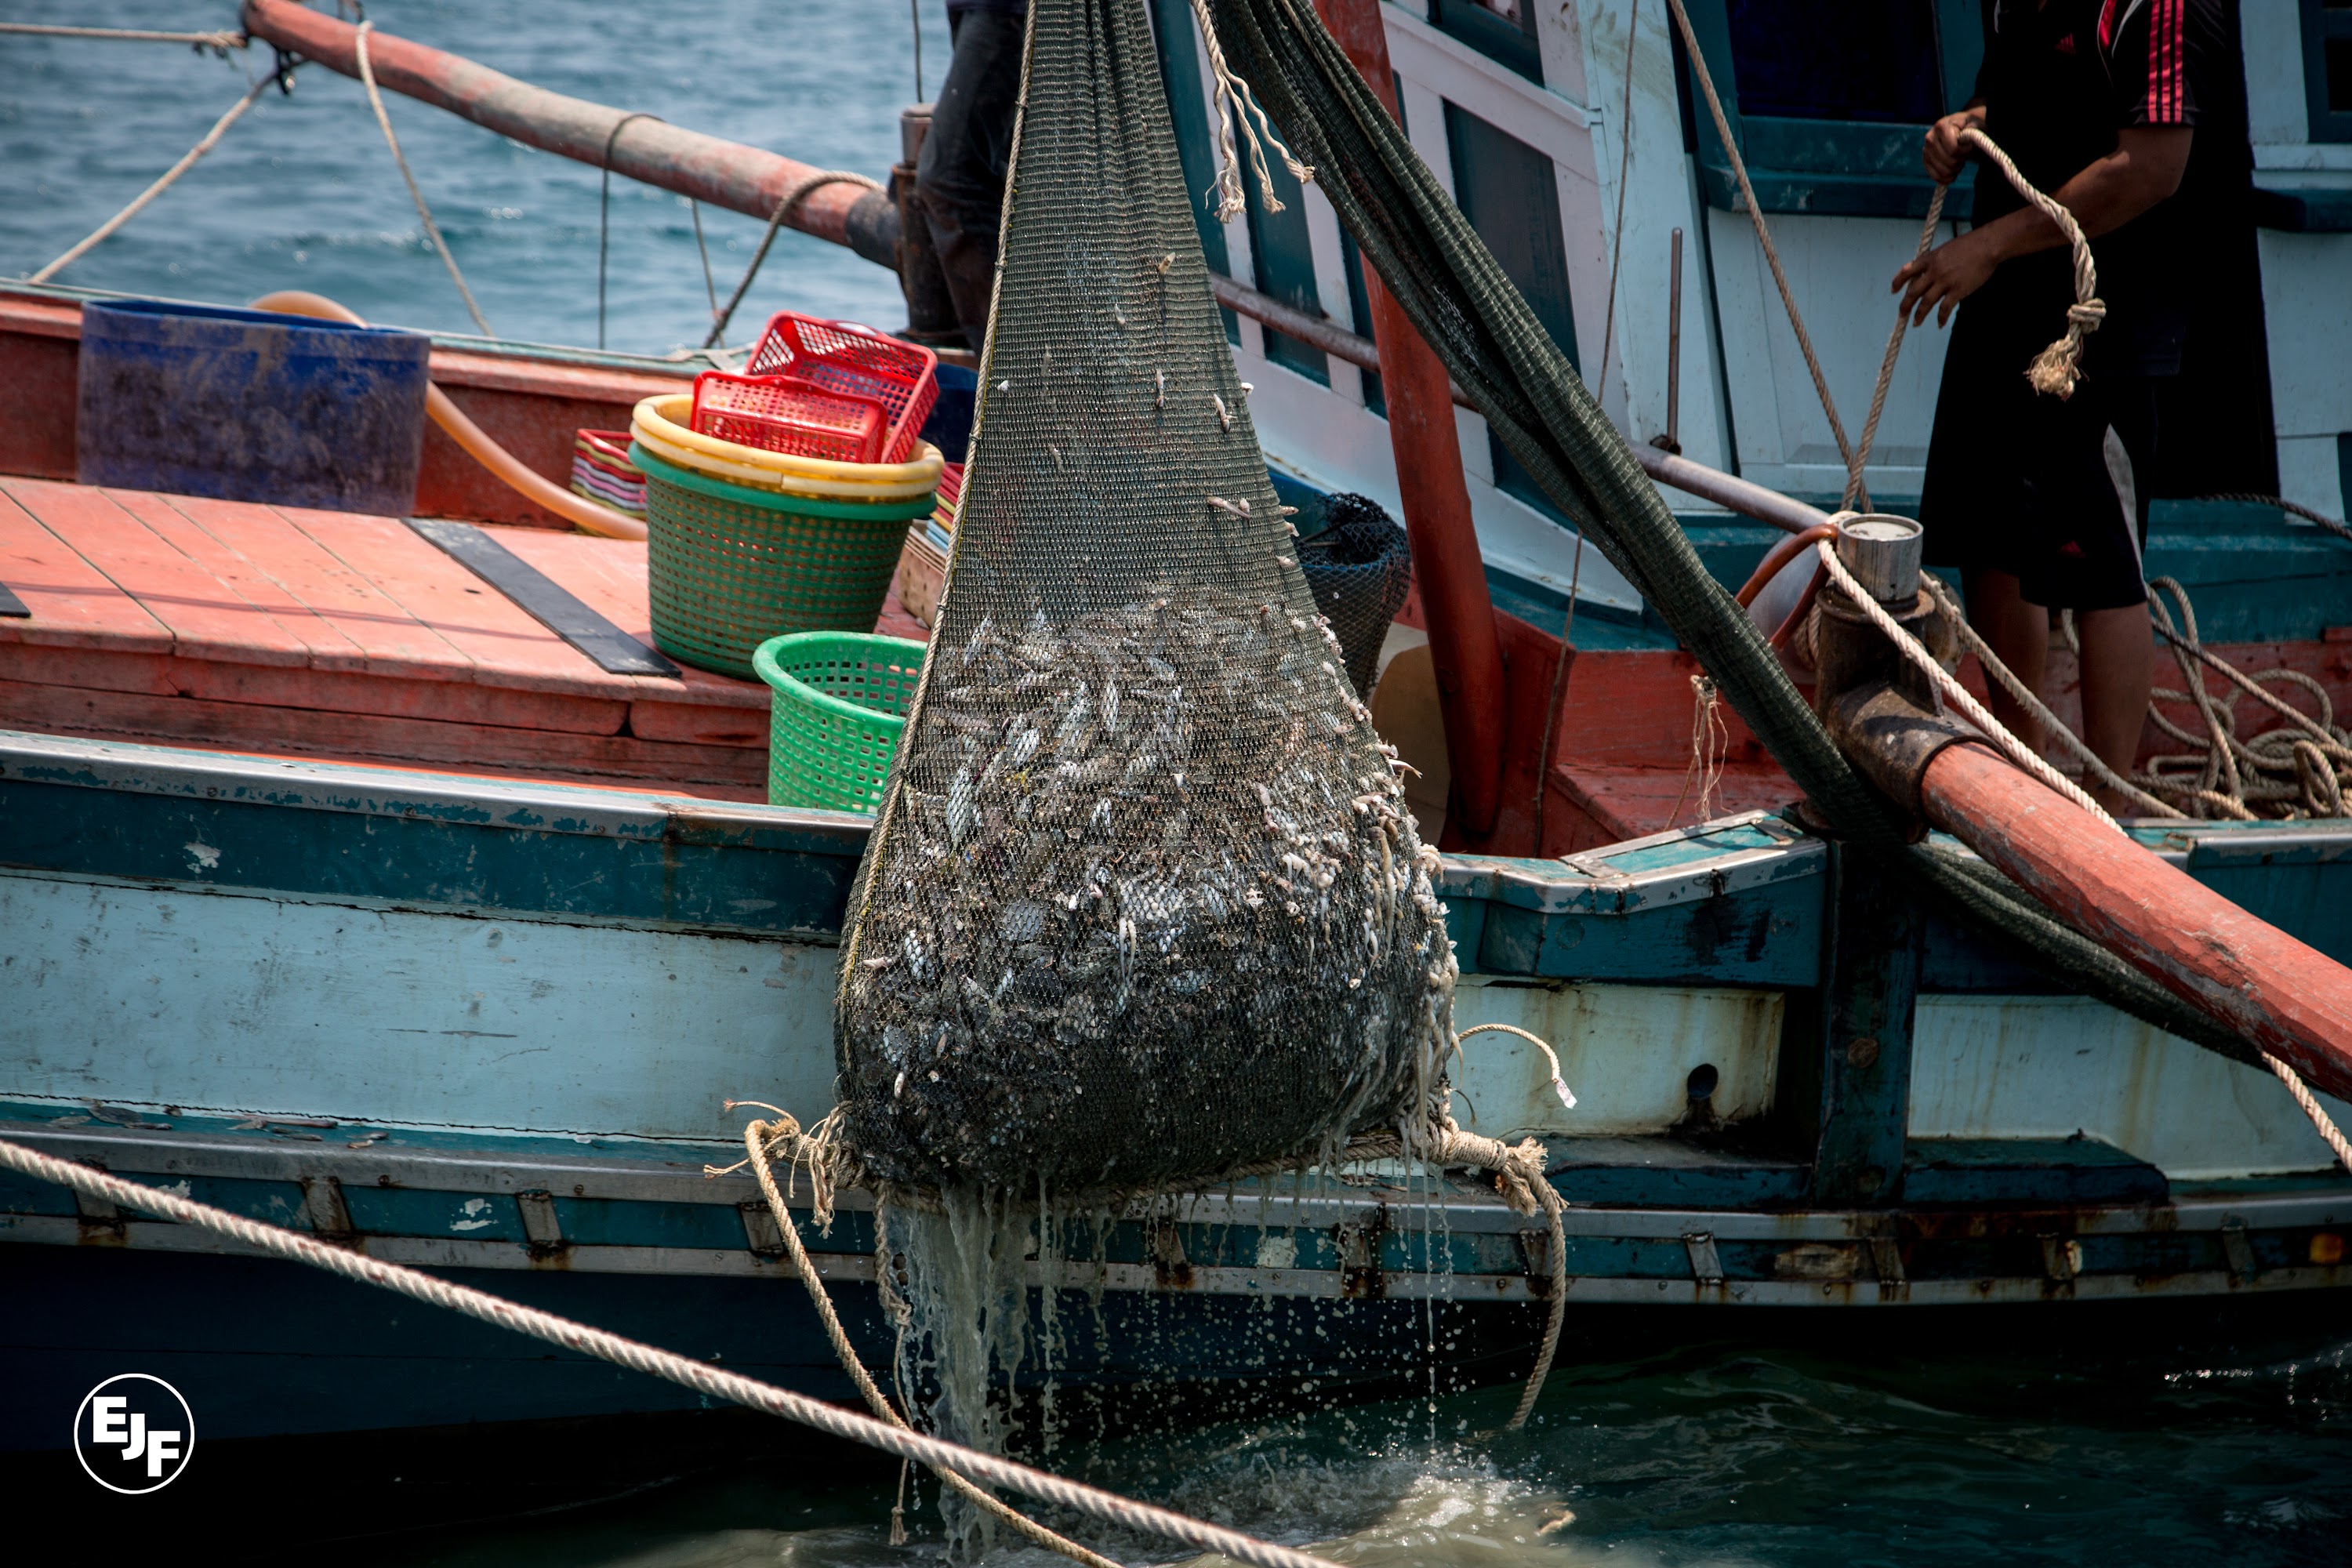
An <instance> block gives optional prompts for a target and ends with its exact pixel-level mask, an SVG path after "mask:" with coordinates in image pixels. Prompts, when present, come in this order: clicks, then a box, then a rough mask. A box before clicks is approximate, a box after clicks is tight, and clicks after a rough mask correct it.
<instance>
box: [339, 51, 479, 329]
mask: <svg viewBox="0 0 2352 1568" xmlns="http://www.w3.org/2000/svg"><path fill="white" fill-rule="evenodd" d="M374 27H375V24H374V23H373V22H362V23H361V24H360V25H359V26H358V28H357V29H356V30H355V31H354V32H353V33H352V52H353V53H354V54H355V55H357V56H358V58H359V67H360V83H361V85H362V86H363V87H365V88H366V89H367V95H368V106H369V107H370V108H372V109H373V110H375V122H376V123H377V124H378V125H381V126H383V142H384V145H385V146H387V147H390V148H391V149H392V161H393V162H394V163H397V164H399V165H400V177H401V178H402V179H404V180H405V181H407V182H408V195H409V196H410V198H411V199H412V200H414V201H415V203H416V216H418V217H420V218H422V219H424V220H425V237H427V238H429V239H431V240H432V241H433V248H434V249H436V250H437V251H439V252H440V253H441V263H442V265H443V266H445V267H446V268H449V280H450V281H451V282H453V283H455V284H457V292H458V293H459V294H460V295H461V296H463V297H464V299H465V301H466V313H467V315H469V316H471V317H473V318H474V325H476V326H478V327H479V328H481V329H482V336H484V337H486V338H494V337H497V336H498V333H496V332H494V331H490V323H489V322H488V321H487V320H485V319H484V317H483V315H482V308H481V307H480V306H479V305H477V304H476V303H474V291H473V290H472V289H468V288H467V287H466V275H465V274H464V273H462V272H460V271H458V270H457V258H456V257H455V256H452V255H451V254H450V253H449V242H448V241H447V240H446V239H444V238H442V237H441V226H440V225H439V224H437V223H435V222H434V221H433V209H432V208H431V207H429V206H427V205H425V192H424V190H423V188H422V187H420V186H419V185H418V184H417V183H416V176H415V174H412V173H410V172H409V168H408V159H407V157H406V155H405V154H404V153H402V152H401V150H400V138H399V137H397V136H394V134H393V133H392V116H391V115H389V114H386V113H385V112H384V110H383V93H381V92H378V91H377V90H376V86H375V68H374V67H373V65H371V64H369V62H368V34H369V33H370V32H371V31H373V29H374Z"/></svg>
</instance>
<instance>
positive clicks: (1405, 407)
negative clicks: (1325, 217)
mask: <svg viewBox="0 0 2352 1568" xmlns="http://www.w3.org/2000/svg"><path fill="white" fill-rule="evenodd" d="M1316 9H1317V11H1318V12H1319V13H1320V14H1321V16H1322V17H1323V25H1324V26H1327V27H1328V28H1329V29H1330V30H1331V36H1332V37H1334V38H1336V39H1338V40H1339V47H1341V48H1343V49H1345V50H1347V51H1348V58H1349V59H1350V60H1352V61H1354V62H1355V66H1356V69H1357V70H1359V71H1360V72H1362V73H1363V78H1364V80H1365V82H1366V84H1367V85H1369V86H1370V88H1371V89H1372V91H1373V93H1374V95H1375V96H1377V97H1378V98H1379V99H1380V100H1381V103H1382V104H1383V105H1385V106H1386V107H1387V109H1388V111H1389V113H1390V114H1391V115H1394V114H1395V113H1396V111H1397V106H1396V87H1395V80H1396V79H1395V77H1394V76H1393V75H1392V74H1391V72H1390V69H1389V40H1388V34H1387V33H1386V32H1385V31H1383V30H1382V28H1381V0H1316ZM1364 294H1365V297H1366V300H1367V302H1368V303H1369V304H1370V308H1371V318H1372V337H1373V340H1374V341H1375V342H1377V343H1378V344H1379V346H1380V353H1381V394H1382V395H1383V396H1384V397H1385V398H1386V399H1387V401H1388V405H1389V447H1390V449H1391V451H1393V452H1394V453H1395V455H1396V475H1397V494H1398V496H1399V498H1400V499H1401V500H1402V501H1403V503H1404V527H1405V532H1406V534H1407V535H1408V536H1409V537H1410V539H1411V540H1412V575H1413V582H1414V584H1416V585H1417V586H1418V587H1419V588H1420V589H1421V607H1422V611H1423V615H1424V616H1426V617H1427V619H1428V621H1429V657H1430V662H1431V663H1432V664H1433V665H1434V666H1435V667H1436V672H1437V689H1438V692H1439V694H1440V696H1441V697H1442V698H1443V700H1444V719H1445V749H1446V752H1447V755H1448V759H1449V761H1450V762H1451V763H1452V766H1453V769H1454V805H1455V806H1456V807H1457V809H1458V810H1459V812H1460V814H1461V815H1460V821H1461V826H1462V827H1463V828H1464V829H1465V831H1466V832H1467V833H1469V834H1470V835H1471V836H1472V837H1485V836H1486V834H1487V833H1489V832H1491V831H1493V829H1494V826H1495V816H1496V813H1497V812H1498V811H1499V810H1500V809H1501V807H1502V800H1503V714H1504V687H1503V647H1502V641H1501V638H1500V637H1499V635H1498V634H1497V633H1496V629H1495V605H1494V601H1493V600H1492V599H1490V598H1489V597H1487V595H1486V562H1485V560H1484V559H1483V558H1482V557H1481V556H1480V555H1479V553H1478V535H1477V532H1476V531H1475V528H1474V527H1473V526H1472V524H1471V521H1470V489H1469V487H1468V485H1467V484H1465V482H1464V480H1463V478H1462V443H1461V438H1460V437H1459V436H1458V435H1457V434H1456V433H1455V431H1454V390H1453V383H1452V382H1451V381H1449V380H1448V379H1447V377H1446V374H1445V366H1444V365H1443V364H1442V363H1439V362H1438V358H1437V355H1436V354H1435V353H1433V352H1432V350H1431V349H1430V346H1429V345H1428V344H1427V343H1425V342H1423V341H1422V338H1421V334H1420V333H1419V332H1416V331H1413V329H1412V322H1411V321H1407V320H1406V319H1405V314H1404V312H1403V311H1402V310H1400V309H1398V307H1397V302H1396V300H1395V298H1394V297H1393V296H1392V295H1391V294H1390V293H1389V291H1388V289H1385V288H1383V287H1382V286H1381V279H1380V278H1379V276H1378V274H1376V273H1375V272H1374V271H1373V270H1372V268H1370V267H1369V266H1368V267H1366V268H1364Z"/></svg>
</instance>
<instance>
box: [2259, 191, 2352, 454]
mask: <svg viewBox="0 0 2352 1568" xmlns="http://www.w3.org/2000/svg"><path fill="white" fill-rule="evenodd" d="M2257 232H2258V234H2259V236H2260V244H2261V247H2262V262H2263V318H2264V324H2265V327H2266V329H2267V331H2268V333H2269V337H2270V354H2271V396H2272V399H2273V405H2274V409H2275V413H2274V417H2275V419H2276V420H2277V426H2278V433H2279V435H2280V436H2282V437H2294V436H2329V437H2333V436H2334V435H2335V434H2336V432H2337V431H2339V430H2352V375H2347V374H2346V369H2345V367H2346V366H2347V364H2352V309H2347V302H2352V235H2347V234H2281V233H2279V232H2277V231H2276V230H2273V229H2262V230H2259V231H2257ZM2329 302H2332V303H2329Z"/></svg>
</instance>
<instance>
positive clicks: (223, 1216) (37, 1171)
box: [0, 1139, 1333, 1568]
mask: <svg viewBox="0 0 2352 1568" xmlns="http://www.w3.org/2000/svg"><path fill="white" fill-rule="evenodd" d="M0 1166H5V1167H6V1168H7V1169H9V1170H12V1171H16V1172H17V1173H20V1174H23V1175H27V1176H32V1177H35V1178H37V1179H38V1180H41V1181H45V1182H54V1183H56V1184H58V1185H59V1186H65V1187H70V1188H72V1189H73V1190H75V1191H76V1192H79V1193H87V1194H89V1195H91V1196H92V1197H99V1198H104V1199H106V1200H107V1201H109V1202H110V1203H112V1204H114V1205H117V1206H119V1207H122V1208H132V1209H139V1210H141V1211H142V1212H144V1213H147V1214H152V1215H162V1216H163V1218H165V1219H169V1220H173V1221H175V1222H177V1223H179V1224H182V1225H193V1226H200V1227H201V1228H203V1229H205V1230H209V1231H211V1232H213V1233H214V1234H215V1235H218V1236H224V1237H228V1238H229V1239H231V1240H233V1241H236V1242H240V1243H242V1244H244V1245H245V1246H247V1247H252V1248H254V1249H255V1250H257V1251H259V1252H265V1253H268V1254H269V1255H270V1256H272V1257H275V1258H286V1259H288V1260H289V1261H291V1262H295V1263H307V1264H309V1265H310V1266H311V1267H312V1268H321V1269H324V1270H326V1271H327V1272H328V1273H331V1274H336V1275H340V1276H341V1277H342V1278H343V1279H350V1280H353V1281H355V1282H357V1283H359V1284H362V1285H374V1286H379V1287H381V1288H383V1289H387V1290H393V1291H396V1292H397V1293H399V1294H400V1295H403V1296H406V1297H408V1298H409V1299H410V1300H416V1301H423V1302H425V1304H427V1305H428V1306H435V1307H446V1308H447V1309H449V1310H451V1311H456V1312H462V1313H464V1314H465V1315H466V1316H467V1317H469V1318H474V1319H478V1320H479V1321H482V1322H486V1323H489V1324H492V1325H494V1326H495V1327H498V1328H502V1329H511V1330H513V1331H516V1332H518V1333H523V1334H529V1335H530V1336H531V1337H533V1338H535V1339H540V1340H544V1341H546V1342H548V1343H550V1344H553V1345H558V1346H561V1347H562V1348H563V1349H565V1350H569V1351H574V1352H579V1353H581V1354H583V1355H592V1356H595V1357H597V1358H598V1359H600V1360H603V1361H608V1362H611V1363H613V1364H614V1365H615V1366H624V1367H627V1368H628V1369H629V1370H630V1371H632V1372H642V1373H647V1374H648V1375H650V1376H654V1377H659V1378H666V1379H667V1380H668V1381H670V1382H672V1383H676V1384H681V1385H683V1386H685V1387H688V1388H691V1389H693V1390H695V1391H696V1392H697V1393H700V1394H709V1396H710V1397H712V1398H714V1399H723V1400H726V1401H728V1402H730V1404H735V1405H746V1406H749V1407H750V1408H751V1409H754V1410H760V1411H764V1412H765V1413H767V1414H769V1415H781V1416H782V1417H784V1418H785V1419H786V1420H789V1421H797V1422H800V1423H801V1424H802V1425H803V1426H813V1427H814V1428H815V1429H817V1430H818V1431H820V1432H824V1433H826V1434H829V1435H830V1436H835V1437H846V1438H849V1439H850V1440H852V1441H854V1442H859V1443H864V1444H866V1445H867V1446H868V1447H875V1448H879V1449H881V1450H882V1451H883V1452H884V1453H887V1454H895V1455H897V1456H898V1457H899V1458H907V1459H913V1460H916V1461H918V1462H919V1463H922V1464H925V1465H929V1466H930V1467H932V1468H935V1469H942V1470H944V1469H955V1470H959V1471H961V1472H963V1473H964V1474H966V1475H969V1476H976V1477H979V1478H981V1479H984V1480H986V1481H988V1482H989V1483H990V1484H991V1485H994V1486H1002V1487H1009V1488H1011V1489H1013V1490H1016V1491H1020V1492H1024V1493H1026V1494H1028V1495H1029V1496H1031V1497H1034V1498H1039V1499H1042V1500H1045V1501H1046V1502H1049V1503H1053V1504H1055V1506H1057V1507H1061V1508H1067V1509H1071V1510H1075V1511H1077V1512H1080V1513H1084V1514H1087V1515H1088V1516H1089V1517H1092V1518H1095V1519H1099V1520H1101V1521H1104V1522H1106V1523H1108V1524H1113V1525H1118V1526H1120V1527H1122V1528H1125V1529H1129V1530H1140V1531H1150V1532H1151V1533H1153V1534H1155V1535H1161V1536H1165V1537H1166V1538H1167V1539H1169V1540H1171V1541H1178V1542H1183V1543H1184V1544H1185V1545H1187V1546H1192V1547H1197V1548H1198V1549H1200V1550H1201V1551H1203V1552H1223V1553H1224V1554H1225V1555H1226V1556H1228V1557H1233V1558H1235V1559H1237V1560H1239V1561H1241V1562H1244V1563H1252V1564H1255V1568H1333V1564H1331V1563H1329V1562H1328V1561H1327V1560H1325V1559H1323V1558H1319V1557H1314V1556H1310V1555H1308V1554H1307V1553H1306V1552H1297V1551H1293V1550H1291V1549H1290V1548H1288V1547H1286V1546H1276V1545H1275V1544H1273V1543H1272V1542H1265V1541H1260V1540H1258V1539H1256V1538H1255V1537H1254V1536H1249V1535H1244V1534H1242V1533H1241V1532H1240V1531H1233V1530H1226V1529H1223V1528H1222V1527H1221V1526H1218V1525H1213V1524H1209V1523H1205V1522H1203V1521H1200V1520H1196V1519H1189V1518H1187V1517H1185V1516H1184V1515H1182V1514H1180V1513H1174V1512H1171V1511H1170V1510H1167V1509H1162V1508H1155V1507H1153V1506H1152V1505H1151V1504H1150V1503H1144V1502H1138V1501H1136V1500H1133V1499H1131V1498H1123V1497H1119V1496H1118V1495H1117V1494H1115V1493H1112V1492H1107V1491H1103V1490H1101V1489H1097V1488H1095V1487H1090V1486H1087V1485H1086V1484H1085V1483H1083V1482H1080V1481H1073V1480H1068V1479H1064V1478H1063V1477H1060V1476H1055V1475H1050V1474H1048V1473H1046V1472H1045V1471H1043V1470H1035V1469H1032V1468H1029V1467H1028V1466H1026V1465H1023V1464H1017V1463H1015V1462H1013V1460H1010V1459H1001V1458H996V1457H995V1456H994V1455H992V1454H982V1453H980V1452H978V1451H976V1450H974V1449H971V1448H967V1447H962V1446H961V1445H960V1444H955V1443H949V1442H944V1441H942V1440H941V1439H940V1438H937V1437H930V1436H925V1435H923V1434H922V1433H919V1432H912V1431H908V1430H906V1429H904V1428H903V1427H898V1426H891V1425H889V1424H888V1423H887V1422H882V1421H877V1420H875V1419H873V1418H872V1417H870V1416H866V1415H858V1414H857V1413H856V1411H852V1410H844V1409H841V1408H839V1407H838V1406H835V1405H827V1404H825V1403H824V1401H822V1400H817V1399H812V1398H810V1397H809V1396H808V1395H806V1394H794V1393H793V1392H792V1391H791V1390H790V1389H784V1388H778V1387H776V1386H775V1385H774V1384H766V1383H761V1382H758V1381H757V1380H755V1379H752V1378H748V1377H744V1376H742V1375H741V1374H740V1373H732V1372H726V1371H722V1370H721V1369H719V1367H716V1366H713V1365H711V1364H709V1363H707V1362H698V1361H694V1360H690V1359H689V1358H688V1357H686V1356H682V1355H677V1354H676V1353H674V1352H669V1351H665V1350H661V1349H658V1348H656V1347H655V1346H653V1345H648V1344H644V1343H641V1342H638V1341H635V1340H631V1339H625V1338H623V1337H622V1336H621V1335H619V1334H614V1333H608V1332H606V1331H604V1330H602V1329H595V1328H591V1327H589V1326H588V1325H587V1324H585V1323H576V1322H573V1321H571V1320H569V1319H566V1318H560V1317H557V1316H556V1315H555V1314H554V1313H552V1312H542V1311H541V1310H538V1309H537V1308H533V1307H525V1306H522V1305H520V1303H518V1302H514V1301H509V1300H505V1299H504V1298H502V1297H498V1296H493V1295H490V1294H489V1293H488V1292H487V1291H483V1290H476V1289H472V1288H470V1287H468V1286H465V1285H459V1284H456V1283H453V1282H452V1281H450V1280H446V1279H437V1278H436V1277H435V1276H433V1275H430V1274H427V1273H425V1272H423V1271H422V1270H420V1269H415V1268H402V1267H401V1266H400V1265H398V1264H394V1263H384V1262H382V1261H380V1260H378V1259H376V1258H369V1257H367V1256H366V1255H364V1254H362V1253H358V1252H351V1251H346V1250H344V1249H343V1248H341V1247H329V1246H328V1245H326V1244H325V1243H324V1242H320V1241H314V1240H312V1239H311V1238H310V1237H307V1236H304V1235H302V1234H301V1233H299V1232H298V1231H291V1230H287V1229H284V1228H282V1227H280V1226H274V1225H264V1224H262V1223H261V1222H259V1221H257V1220H251V1219H247V1218H246V1217H245V1216H244V1215H235V1214H231V1213H229V1212H228V1211H226V1209H217V1208H215V1207H213V1206H212V1205H209V1204H200V1203H197V1202H195V1201H194V1199H191V1198H184V1197H182V1196H180V1195H179V1194H176V1193H173V1192H168V1191H165V1190H163V1189H161V1188H157V1187H150V1186H144V1185H142V1184H140V1183H137V1182H131V1181H126V1180H124V1179H123V1178H121V1177H120V1176H113V1175H109V1174H108V1173H105V1172H103V1171H97V1170H92V1169H90V1168H89V1166H86V1165H78V1164H75V1163H73V1162H71V1161H68V1160H61V1159H58V1158H57V1157H56V1156H54V1155H50V1154H44V1153H42V1152H39V1151H38V1150H36V1149H30V1148H27V1147H26V1146H25V1145H24V1144H22V1143H17V1142H10V1141H8V1140H5V1139H0Z"/></svg>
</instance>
